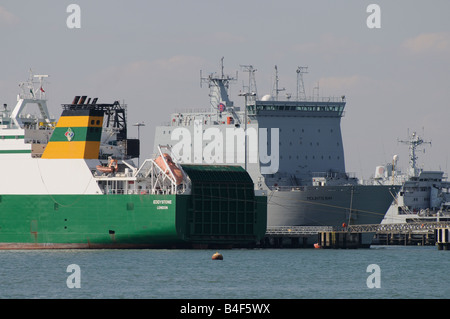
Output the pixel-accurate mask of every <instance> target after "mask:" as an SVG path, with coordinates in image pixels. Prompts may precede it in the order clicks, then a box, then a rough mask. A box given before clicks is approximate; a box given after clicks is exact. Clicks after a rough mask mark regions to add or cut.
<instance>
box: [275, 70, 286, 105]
mask: <svg viewBox="0 0 450 319" xmlns="http://www.w3.org/2000/svg"><path fill="white" fill-rule="evenodd" d="M285 90H286V89H285V88H282V89H279V88H278V67H277V66H276V65H275V101H278V93H279V92H281V91H285Z"/></svg>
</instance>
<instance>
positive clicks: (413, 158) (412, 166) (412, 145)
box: [399, 132, 431, 177]
mask: <svg viewBox="0 0 450 319" xmlns="http://www.w3.org/2000/svg"><path fill="white" fill-rule="evenodd" d="M399 142H400V143H403V144H408V146H409V173H408V175H409V176H410V177H417V176H418V175H419V169H418V168H417V155H416V149H417V148H418V147H419V146H420V145H422V144H430V145H431V142H425V141H424V140H423V139H422V138H421V137H419V136H418V135H417V134H416V132H413V134H412V136H411V137H410V139H409V140H408V141H401V140H399Z"/></svg>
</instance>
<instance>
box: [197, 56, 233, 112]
mask: <svg viewBox="0 0 450 319" xmlns="http://www.w3.org/2000/svg"><path fill="white" fill-rule="evenodd" d="M223 59H224V58H223V57H222V58H221V59H220V68H221V74H220V76H217V75H215V74H214V73H211V74H210V75H209V76H208V77H206V78H203V77H202V71H200V87H201V86H202V83H203V82H206V83H208V87H209V97H210V104H211V111H213V112H214V111H217V110H218V107H219V105H220V104H224V105H225V106H226V107H233V102H232V101H230V98H229V96H228V89H229V87H230V82H231V81H237V71H236V77H231V76H229V75H225V74H224V73H223Z"/></svg>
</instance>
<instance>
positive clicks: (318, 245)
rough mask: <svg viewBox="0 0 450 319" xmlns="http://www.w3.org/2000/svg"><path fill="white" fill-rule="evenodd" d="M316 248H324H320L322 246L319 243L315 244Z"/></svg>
mask: <svg viewBox="0 0 450 319" xmlns="http://www.w3.org/2000/svg"><path fill="white" fill-rule="evenodd" d="M314 248H316V249H320V248H322V246H320V244H319V243H315V244H314Z"/></svg>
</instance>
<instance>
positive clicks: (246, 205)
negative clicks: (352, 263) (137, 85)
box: [0, 74, 267, 249]
mask: <svg viewBox="0 0 450 319" xmlns="http://www.w3.org/2000/svg"><path fill="white" fill-rule="evenodd" d="M47 77H48V76H47V75H33V74H30V79H29V80H28V81H27V82H23V83H21V84H20V87H21V93H20V94H19V95H18V96H17V104H16V106H15V108H14V109H13V110H12V111H10V110H9V109H8V107H7V105H6V104H5V105H4V108H3V110H2V113H1V117H0V163H1V166H2V168H3V169H2V182H1V183H0V249H72V248H77V249H79V248H108V249H109V248H179V247H181V248H192V247H194V248H195V247H212V246H214V247H217V246H219V247H233V246H234V245H240V246H245V245H247V244H250V245H252V244H253V243H254V242H255V241H258V240H259V239H260V238H262V237H263V236H264V234H265V231H266V219H267V207H266V197H265V196H264V194H263V193H261V192H259V193H258V194H256V193H255V191H254V184H253V181H252V180H251V178H250V176H249V175H248V173H247V172H246V171H245V170H244V169H243V168H242V167H240V166H221V165H184V164H180V163H178V162H176V160H175V159H172V157H171V149H170V147H168V146H164V145H158V152H159V153H158V154H157V156H155V158H151V159H146V160H145V161H144V162H143V163H142V165H140V166H136V165H135V164H134V161H133V159H135V158H136V157H138V156H139V153H140V151H139V140H136V139H129V138H127V125H126V124H127V122H126V105H123V104H120V103H119V102H118V101H115V102H114V103H98V99H97V98H93V99H91V98H88V97H87V96H83V95H80V96H76V97H75V98H74V99H73V101H72V103H68V104H62V113H61V116H60V118H59V120H57V121H55V120H54V119H51V118H50V116H49V112H48V108H47V99H46V96H45V95H46V87H45V83H46V82H45V79H46V78H47ZM36 105H37V110H38V113H37V115H32V114H31V113H28V114H26V112H25V111H26V110H29V108H28V107H32V106H36Z"/></svg>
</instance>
